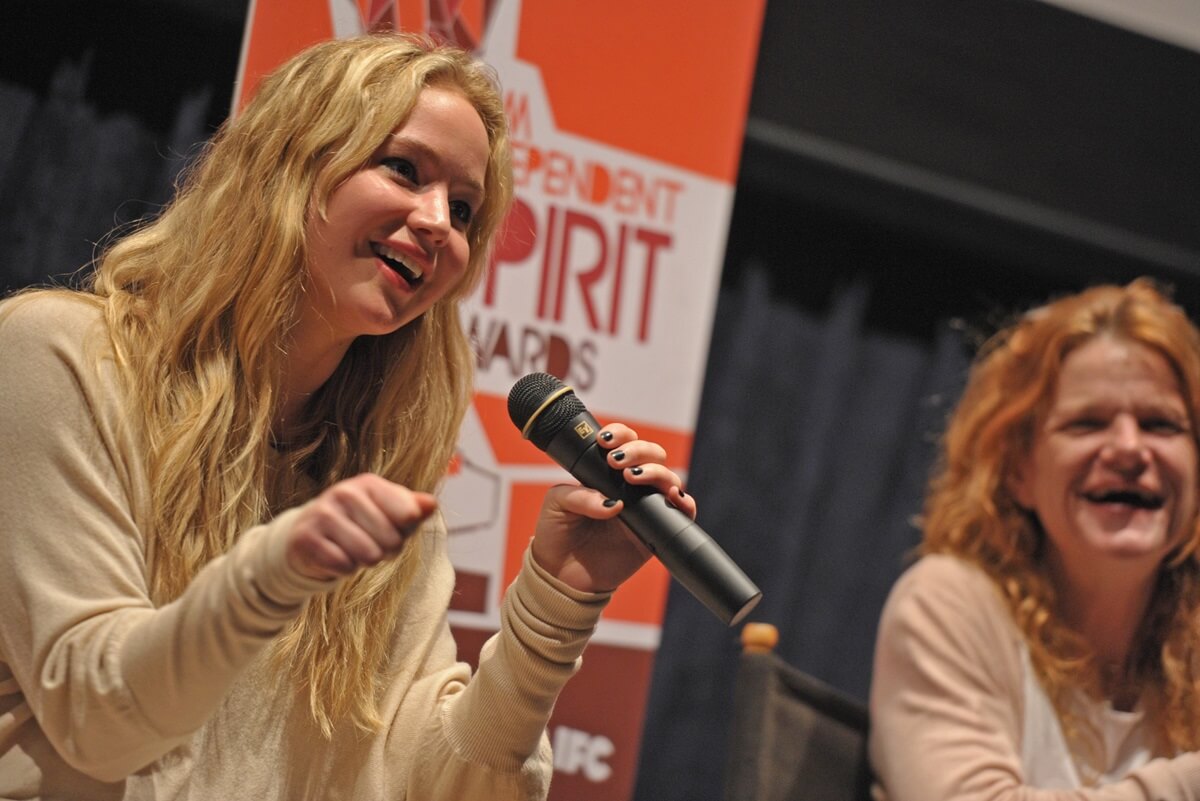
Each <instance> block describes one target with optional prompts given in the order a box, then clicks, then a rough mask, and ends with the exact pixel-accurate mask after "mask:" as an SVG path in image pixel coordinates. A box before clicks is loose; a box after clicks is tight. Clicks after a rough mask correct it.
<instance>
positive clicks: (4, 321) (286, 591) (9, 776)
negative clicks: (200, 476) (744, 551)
mask: <svg viewBox="0 0 1200 801" xmlns="http://www.w3.org/2000/svg"><path fill="white" fill-rule="evenodd" d="M121 387H122V381H121V374H120V370H119V368H118V367H117V365H116V364H115V362H114V360H113V359H112V358H111V350H110V349H109V346H108V340H107V336H106V333H105V328H104V325H103V322H102V319H101V317H100V315H99V314H98V312H96V311H95V310H94V309H93V308H92V307H90V306H88V305H86V304H84V303H82V302H81V301H79V300H76V299H73V298H65V297H61V296H60V297H39V298H35V299H33V300H32V301H26V302H25V303H23V304H22V305H20V306H19V307H18V308H17V309H16V310H15V311H14V312H13V313H12V314H7V315H3V316H0V798H44V799H110V798H114V799H115V798H121V799H183V798H189V799H235V798H245V799H251V798H252V799H256V801H257V800H260V799H261V800H263V801H266V800H267V799H281V800H282V799H318V798H319V799H338V798H346V799H358V800H363V799H411V800H412V801H434V800H435V799H456V800H461V799H536V798H543V797H544V796H545V794H546V792H547V788H548V785H549V779H550V771H551V765H550V754H549V745H548V742H547V738H546V736H545V727H546V722H547V720H548V718H549V715H550V712H551V710H552V707H553V704H554V701H555V699H556V697H557V695H558V692H559V690H560V689H561V687H562V686H563V684H564V683H565V682H566V681H567V679H568V678H569V677H570V676H571V675H572V674H573V673H574V672H575V671H576V670H577V669H578V666H579V663H580V655H581V654H582V652H583V649H584V646H585V645H586V643H587V641H588V638H589V637H590V635H591V633H592V631H593V629H594V626H595V624H596V621H597V620H598V618H599V615H600V612H601V610H602V608H603V607H604V605H605V603H606V602H607V600H608V596H607V595H591V594H584V593H578V592H574V591H572V590H570V589H569V588H567V587H565V586H563V585H561V584H559V583H558V582H556V581H555V580H554V579H552V578H551V577H549V576H548V575H546V574H545V573H543V572H542V571H541V570H540V569H539V568H538V567H537V566H536V565H535V564H534V563H533V562H532V560H531V559H530V557H529V555H528V554H526V561H525V566H524V569H523V570H522V572H521V574H520V575H519V576H518V578H517V579H516V581H515V582H514V583H513V585H512V586H511V587H510V588H509V589H508V591H507V594H506V596H505V600H504V603H503V607H502V612H501V630H500V632H499V633H498V634H497V635H496V636H494V637H493V638H492V639H491V640H490V641H489V642H488V643H487V645H486V646H485V647H484V649H483V652H482V654H481V659H480V665H479V670H478V671H477V673H476V675H475V676H474V677H472V676H471V675H470V670H469V668H468V667H467V666H466V665H465V664H462V663H459V662H457V661H456V652H455V644H454V640H453V638H452V636H451V633H450V628H449V625H448V622H447V607H448V604H449V600H450V594H451V592H452V591H453V583H454V574H453V569H452V567H451V565H450V563H449V560H448V558H447V555H446V547H445V545H446V543H445V530H444V527H442V526H441V525H440V524H439V525H437V526H430V527H427V528H428V529H429V530H428V532H427V533H425V534H423V535H422V536H421V537H420V538H418V540H416V541H415V542H414V543H413V546H414V547H420V548H421V549H422V555H421V556H422V565H423V568H422V572H421V574H420V575H419V576H418V577H417V578H416V580H415V582H414V583H413V585H412V587H411V589H410V591H409V593H408V597H407V599H406V601H405V604H404V608H403V612H402V614H401V616H400V618H399V619H398V620H397V621H396V629H395V633H394V635H393V640H392V645H391V654H392V656H391V665H390V674H389V689H388V691H387V693H386V695H385V697H384V698H383V699H382V704H381V712H382V714H383V717H384V719H385V720H386V721H387V725H386V729H385V730H384V731H383V732H382V733H380V734H379V735H377V736H364V735H363V734H362V733H361V732H359V731H357V730H355V729H354V728H353V727H352V726H349V725H347V726H343V727H341V728H339V729H338V730H337V731H336V732H335V734H334V736H333V738H332V740H326V739H324V738H323V737H322V736H321V735H320V733H319V732H318V731H316V730H315V728H314V726H313V725H312V724H311V722H310V719H309V716H308V713H307V709H306V707H305V706H304V704H303V702H299V703H298V702H297V700H296V697H295V693H294V692H293V688H292V687H291V686H290V685H288V684H287V683H285V682H283V681H281V680H280V679H279V677H278V676H276V675H275V674H274V673H273V672H272V671H271V670H269V669H268V667H267V666H266V664H265V663H266V659H265V654H264V652H265V650H266V646H267V645H268V643H269V642H270V641H271V639H272V637H274V636H275V635H276V634H277V633H278V632H280V631H281V629H282V628H283V627H284V626H285V625H286V624H287V623H288V621H290V620H291V619H292V618H293V617H295V616H296V615H297V614H298V613H299V612H300V610H301V609H302V608H303V606H304V604H305V602H306V600H307V599H308V598H310V597H312V596H313V595H314V594H315V593H320V592H325V591H328V590H329V589H330V588H331V587H332V586H333V584H332V583H330V582H319V581H313V580H311V579H307V578H305V577H304V576H302V575H300V574H298V573H296V572H295V571H293V570H292V569H290V567H289V566H288V564H287V560H286V559H285V557H284V553H283V547H282V544H283V534H284V533H285V531H286V530H287V527H288V525H289V524H290V521H291V519H292V517H293V516H294V515H295V511H294V510H291V511H287V512H284V513H282V514H281V515H279V516H278V517H276V518H275V519H274V520H272V521H269V522H266V523H265V524H263V525H261V526H258V527H256V528H253V529H251V530H249V531H247V532H245V533H244V534H243V535H242V536H241V537H240V538H239V541H238V543H237V545H236V546H235V547H234V548H233V549H232V550H231V551H230V552H229V553H227V554H226V555H225V556H223V557H221V558H219V559H216V560H214V561H213V562H211V563H210V564H209V565H207V566H206V567H205V569H204V570H203V571H201V573H200V574H199V575H198V576H197V577H196V579H195V580H194V581H193V582H192V584H191V586H189V588H188V589H187V591H186V592H185V593H184V594H183V595H182V596H181V597H180V598H179V599H178V600H176V601H175V602H173V603H170V604H168V605H166V606H163V607H161V608H155V607H154V605H153V604H152V603H151V602H150V600H149V598H148V591H147V574H146V551H147V547H148V545H149V540H150V535H149V534H148V533H147V531H146V528H145V522H144V521H145V520H146V519H147V518H146V509H145V502H146V498H147V497H148V488H147V482H146V476H145V470H144V465H143V463H142V455H143V449H142V447H141V446H140V444H139V443H140V439H139V430H138V420H137V419H136V417H135V415H133V414H131V413H130V412H129V410H128V409H127V408H126V407H125V406H124V405H123V404H122V403H121V394H122V390H121ZM439 523H440V521H439Z"/></svg>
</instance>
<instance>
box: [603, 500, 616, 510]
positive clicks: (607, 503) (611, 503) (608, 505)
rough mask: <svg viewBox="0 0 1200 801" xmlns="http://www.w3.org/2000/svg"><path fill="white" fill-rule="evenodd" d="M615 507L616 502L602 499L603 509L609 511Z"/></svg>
mask: <svg viewBox="0 0 1200 801" xmlns="http://www.w3.org/2000/svg"><path fill="white" fill-rule="evenodd" d="M616 505H617V502H616V501H614V500H613V499H612V498H605V499H604V507H605V508H606V509H611V508H613V507H614V506H616Z"/></svg>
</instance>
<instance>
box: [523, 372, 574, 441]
mask: <svg viewBox="0 0 1200 801" xmlns="http://www.w3.org/2000/svg"><path fill="white" fill-rule="evenodd" d="M574 391H575V390H574V389H573V388H572V387H568V386H566V385H565V384H564V385H563V386H562V387H560V388H559V389H556V390H554V391H553V392H551V393H550V395H549V396H548V397H547V398H546V400H544V401H542V405H541V406H539V407H537V409H536V410H535V411H534V413H533V414H531V415H529V419H528V420H526V421H525V427H524V428H522V429H521V439H529V429H531V428H533V423H534V421H535V420H537V419H538V415H539V414H541V413H542V412H544V411H546V407H547V406H549V405H550V404H552V403H554V402H555V401H556V400H558V399H559V398H561V397H562V396H563V395H566V394H567V393H568V392H574Z"/></svg>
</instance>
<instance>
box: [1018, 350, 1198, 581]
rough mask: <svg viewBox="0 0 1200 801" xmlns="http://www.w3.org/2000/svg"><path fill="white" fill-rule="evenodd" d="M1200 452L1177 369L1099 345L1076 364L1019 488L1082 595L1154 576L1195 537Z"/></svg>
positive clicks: (1062, 383)
mask: <svg viewBox="0 0 1200 801" xmlns="http://www.w3.org/2000/svg"><path fill="white" fill-rule="evenodd" d="M1196 482H1197V451H1196V444H1195V439H1194V438H1193V435H1192V432H1191V422H1190V419H1189V416H1188V408H1187V405H1186V404H1185V403H1184V400H1183V397H1182V395H1181V392H1180V387H1179V381H1178V379H1177V378H1176V375H1175V372H1174V370H1173V369H1172V368H1171V365H1170V363H1169V362H1168V361H1167V360H1166V359H1165V358H1164V357H1163V356H1162V355H1161V354H1160V353H1159V352H1158V351H1155V350H1153V349H1151V348H1149V347H1147V346H1145V345H1142V344H1139V343H1135V342H1131V341H1128V340H1124V339H1114V338H1112V337H1110V336H1099V337H1096V338H1094V339H1092V340H1090V341H1088V342H1087V343H1086V344H1084V345H1082V346H1080V347H1079V348H1077V349H1075V350H1073V351H1072V352H1071V353H1070V354H1068V355H1067V357H1066V359H1065V360H1064V362H1063V365H1062V370H1061V372H1060V373H1059V376H1058V382H1057V384H1056V389H1055V395H1054V398H1053V401H1052V403H1051V405H1050V408H1049V409H1048V411H1047V414H1046V415H1045V417H1044V419H1043V421H1042V424H1041V427H1040V428H1039V429H1038V430H1037V431H1035V432H1034V441H1033V446H1032V450H1031V452H1030V453H1029V455H1028V456H1027V457H1026V459H1025V460H1024V461H1023V462H1022V464H1021V467H1020V469H1019V470H1018V474H1017V476H1016V477H1014V479H1013V480H1012V481H1011V482H1010V488H1011V490H1012V493H1013V496H1014V498H1015V499H1016V500H1017V502H1018V503H1019V504H1020V505H1021V506H1023V507H1025V508H1026V509H1029V510H1031V511H1033V512H1034V513H1036V515H1037V517H1038V520H1039V521H1040V522H1041V525H1042V529H1043V530H1044V531H1045V534H1046V538H1047V555H1048V559H1049V560H1050V564H1051V566H1052V567H1053V568H1054V569H1055V570H1056V571H1057V572H1060V573H1061V574H1062V575H1063V576H1064V577H1065V578H1066V580H1067V581H1068V582H1069V583H1071V584H1074V585H1076V586H1084V585H1089V584H1090V585H1093V586H1094V585H1095V583H1096V581H1097V580H1102V579H1103V578H1104V577H1105V576H1109V577H1111V576H1117V575H1122V576H1124V577H1125V578H1132V577H1143V578H1148V577H1150V576H1153V575H1154V573H1155V572H1156V571H1157V569H1158V567H1159V565H1160V564H1161V562H1162V560H1163V558H1164V557H1165V556H1167V554H1168V553H1169V552H1170V551H1171V550H1172V549H1173V548H1175V547H1176V546H1178V545H1179V544H1180V543H1181V542H1182V541H1183V539H1184V538H1185V537H1187V536H1188V535H1189V533H1190V532H1191V529H1192V525H1193V518H1194V516H1195V513H1196V503H1197V487H1196Z"/></svg>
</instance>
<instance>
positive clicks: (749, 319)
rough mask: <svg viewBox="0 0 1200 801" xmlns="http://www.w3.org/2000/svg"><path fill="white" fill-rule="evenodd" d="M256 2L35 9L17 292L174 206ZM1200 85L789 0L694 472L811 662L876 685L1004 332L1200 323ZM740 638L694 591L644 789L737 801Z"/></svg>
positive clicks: (17, 97)
mask: <svg viewBox="0 0 1200 801" xmlns="http://www.w3.org/2000/svg"><path fill="white" fill-rule="evenodd" d="M244 13H245V2H244V0H241V1H239V0H169V1H168V0H158V1H157V2H152V0H126V1H125V2H116V1H115V0H114V1H113V2H92V3H83V2H78V3H71V2H68V3H65V4H62V3H59V4H51V3H37V2H29V1H28V0H20V2H17V3H15V4H13V3H10V4H8V5H7V6H6V9H5V19H4V23H3V28H4V32H3V33H0V112H2V113H0V291H2V290H4V289H11V288H15V287H19V286H24V285H26V284H29V283H34V282H41V281H44V280H46V279H47V278H48V277H54V276H57V277H59V279H60V280H62V279H64V278H65V276H66V275H67V274H69V273H71V272H72V271H74V270H75V269H77V268H79V267H80V266H81V265H84V264H86V263H87V262H88V261H89V260H90V259H91V258H92V256H93V254H94V252H95V247H96V243H97V242H99V241H100V240H101V239H102V237H104V236H105V234H106V233H108V232H109V231H110V230H111V229H113V227H114V226H119V225H121V224H123V223H126V222H129V221H131V220H135V219H137V218H139V217H141V216H143V215H145V214H147V213H149V212H152V211H153V209H154V208H155V207H156V206H157V205H158V204H160V203H162V202H163V201H164V200H166V199H167V197H168V196H169V194H170V188H171V182H172V180H173V177H174V175H175V173H176V171H177V170H178V168H179V166H180V165H181V164H182V163H183V162H184V160H185V159H186V157H187V156H188V154H190V153H193V152H194V150H195V147H196V145H197V143H199V142H201V141H202V140H203V139H205V138H206V137H207V136H209V135H210V134H211V132H212V131H213V129H214V128H215V127H216V126H217V125H218V124H219V123H220V121H221V120H222V119H224V117H225V115H226V112H227V110H228V108H229V104H230V96H231V92H232V88H233V79H234V76H235V73H236V67H237V59H238V51H239V48H240V44H241V36H242V27H243V22H244ZM1198 98H1200V54H1198V53H1196V52H1194V51H1192V50H1187V49H1183V48H1181V47H1177V46H1174V45H1170V44H1166V43H1163V42H1160V41H1155V40H1152V39H1150V38H1147V37H1145V36H1142V35H1139V34H1135V33H1131V32H1128V31H1126V30H1122V29H1119V28H1116V27H1112V26H1109V25H1106V24H1104V23H1101V22H1098V21H1095V20H1092V19H1090V18H1086V17H1083V16H1079V15H1076V14H1073V13H1070V12H1067V11H1063V10H1060V9H1058V8H1056V7H1052V6H1049V5H1045V4H1042V3H1039V2H1035V0H994V1H993V2H976V1H974V0H905V2H900V3H866V2H862V1H861V0H810V1H808V2H801V1H800V0H795V1H794V2H785V0H768V4H767V10H766V16H765V19H764V24H763V34H762V45H761V51H760V54H759V62H758V69H757V74H756V78H755V84H754V90H753V96H752V100H751V107H750V117H749V120H748V123H747V129H746V142H745V146H744V151H743V154H742V167H741V173H740V175H739V180H738V185H737V197H736V202H735V205H734V209H733V216H732V223H731V227H730V234H729V241H728V248H727V253H726V257H725V265H724V272H723V277H722V286H721V294H720V298H719V302H718V308H717V314H716V319H715V322H714V328H713V339H712V349H711V355H710V361H709V365H708V370H707V377H706V380H705V384H704V388H703V396H702V400H701V408H700V417H699V422H698V425H697V430H696V439H695V450H694V455H693V462H692V465H691V471H690V476H689V485H690V489H691V490H692V492H693V493H694V494H695V495H696V496H697V497H699V498H700V499H701V501H702V513H701V522H702V523H703V524H704V526H705V528H706V530H708V531H709V532H710V533H712V534H713V535H714V536H715V537H716V538H717V539H718V540H720V541H721V543H722V544H723V545H724V546H725V548H726V550H728V551H729V552H730V554H731V555H732V556H733V557H734V558H735V559H736V560H737V561H738V562H739V563H740V564H741V565H742V567H743V568H744V569H745V570H746V571H747V573H749V574H750V575H751V576H752V577H754V578H755V580H756V581H757V582H758V583H759V584H760V586H761V587H762V588H763V590H764V591H765V595H764V600H763V602H762V604H761V606H760V607H759V608H758V609H757V610H756V611H755V615H754V617H755V619H758V620H766V621H769V622H772V623H774V624H776V625H777V626H778V627H779V629H780V631H781V634H782V641H781V644H780V647H779V649H778V650H779V651H780V652H781V653H782V654H783V655H784V656H785V657H786V658H787V659H788V661H790V662H792V663H793V664H796V665H798V666H799V667H801V668H802V669H804V670H806V671H808V672H810V673H812V674H813V675H815V676H817V677H818V678H821V679H823V680H825V681H827V682H829V683H830V684H833V685H834V686H835V687H838V688H839V689H841V690H843V691H845V692H846V693H848V694H850V695H852V696H855V697H857V698H860V699H865V698H866V693H867V690H868V687H869V683H870V663H871V651H872V646H873V640H874V633H875V621H876V618H877V616H878V613H879V610H880V607H881V606H882V603H883V600H884V597H885V595H886V593H887V590H888V588H889V587H890V586H891V583H892V582H893V581H894V580H895V577H896V576H897V575H898V573H899V572H900V570H901V569H902V568H903V566H904V564H905V556H906V554H907V553H908V552H910V550H911V549H912V547H913V546H914V545H915V544H916V542H917V540H918V531H917V529H916V527H915V526H914V524H913V520H912V519H913V516H914V515H915V514H916V513H917V511H918V510H919V506H920V498H921V493H922V490H923V487H924V484H925V481H926V478H927V475H928V471H929V468H930V464H931V461H932V459H933V455H934V448H935V443H936V437H937V435H938V432H939V431H940V429H941V426H942V422H943V420H944V418H945V415H946V414H947V413H948V411H949V409H950V408H951V406H952V405H953V403H954V400H955V398H956V397H957V395H958V393H959V391H960V388H961V384H962V380H963V376H964V371H965V369H966V365H967V360H968V359H969V357H970V354H971V347H972V344H973V343H974V342H975V341H976V339H977V337H978V336H979V335H982V334H985V333H987V332H989V331H990V330H992V328H993V326H994V325H995V324H996V323H997V322H998V321H1002V320H1004V319H1006V318H1007V316H1008V315H1010V314H1011V313H1014V312H1016V311H1018V310H1020V309H1022V308H1025V307H1027V306H1028V305H1030V304H1031V303H1034V302H1038V301H1041V300H1044V299H1046V298H1048V297H1050V296H1052V295H1056V294H1061V293H1063V292H1067V291H1071V290H1074V289H1078V288H1081V287H1083V286H1085V285H1088V284H1092V283H1096V282H1100V281H1122V282H1123V281H1127V280H1129V279H1131V278H1133V277H1135V276H1138V275H1151V276H1154V277H1156V278H1158V279H1160V280H1162V281H1164V282H1167V283H1169V284H1170V285H1171V286H1172V287H1173V288H1174V291H1175V294H1176V297H1177V299H1178V300H1179V301H1180V302H1181V303H1182V304H1183V305H1184V306H1185V307H1186V308H1187V309H1188V310H1189V311H1190V312H1192V313H1193V315H1195V313H1196V311H1197V309H1198V308H1200V307H1198V305H1197V302H1198V299H1200V225H1198V224H1197V223H1198V221H1200V151H1198V149H1197V138H1198V137H1197V135H1198V134H1200V102H1197V101H1198ZM697 102H700V101H697ZM736 634H737V632H736V631H731V630H728V629H725V628H724V627H722V626H721V625H720V624H719V623H718V622H717V621H716V620H715V619H714V618H712V616H711V614H709V613H708V612H707V611H706V610H704V609H703V608H702V607H700V606H699V604H698V603H696V602H695V601H694V600H693V599H692V598H691V597H690V596H688V595H687V594H686V593H684V592H682V591H680V590H679V588H678V586H677V585H674V584H673V585H672V589H671V595H670V598H669V602H668V608H667V614H666V620H665V621H664V627H663V639H662V647H661V650H660V651H659V654H658V657H657V660H656V664H655V673H654V679H653V685H652V688H651V695H650V699H649V704H648V708H647V718H646V724H645V730H644V736H643V748H642V754H641V769H640V771H639V777H638V781H637V789H636V793H637V798H638V799H643V801H651V800H652V799H653V801H670V800H671V799H679V800H680V801H684V800H686V801H705V799H714V800H715V799H718V798H720V797H721V782H722V777H723V759H724V757H723V754H724V752H725V750H726V742H727V739H728V737H729V733H728V725H727V723H728V717H729V704H730V701H731V698H732V677H733V673H734V667H735V661H736V656H737V652H738V646H737V642H736Z"/></svg>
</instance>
